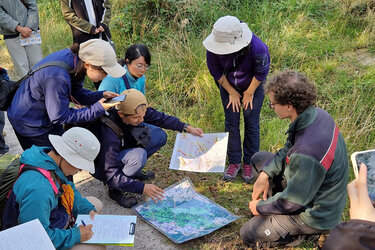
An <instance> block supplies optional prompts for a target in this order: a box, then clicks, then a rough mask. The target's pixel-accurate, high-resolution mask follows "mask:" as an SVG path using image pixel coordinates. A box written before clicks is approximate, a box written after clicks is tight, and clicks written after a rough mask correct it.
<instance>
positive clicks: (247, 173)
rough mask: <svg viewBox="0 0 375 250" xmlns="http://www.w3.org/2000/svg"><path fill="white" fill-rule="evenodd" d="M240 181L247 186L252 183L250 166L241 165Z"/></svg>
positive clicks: (251, 168) (252, 175)
mask: <svg viewBox="0 0 375 250" xmlns="http://www.w3.org/2000/svg"><path fill="white" fill-rule="evenodd" d="M242 180H243V181H244V182H246V183H247V184H250V183H253V182H254V174H253V167H252V166H251V165H250V164H243V167H242Z"/></svg>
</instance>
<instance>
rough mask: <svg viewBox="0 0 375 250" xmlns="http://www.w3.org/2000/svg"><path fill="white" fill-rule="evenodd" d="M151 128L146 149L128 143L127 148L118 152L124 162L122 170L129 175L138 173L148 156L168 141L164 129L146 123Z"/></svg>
mask: <svg viewBox="0 0 375 250" xmlns="http://www.w3.org/2000/svg"><path fill="white" fill-rule="evenodd" d="M146 126H147V127H149V129H150V141H149V144H148V146H147V147H146V149H143V148H140V147H134V145H126V142H125V147H128V148H127V149H124V150H122V151H121V152H120V153H119V154H118V159H119V160H120V161H121V162H122V163H123V164H124V168H123V169H122V171H123V172H124V174H125V175H126V176H128V177H133V176H135V175H137V174H138V173H139V172H140V171H141V170H142V169H143V168H144V166H145V165H146V161H147V158H148V157H150V156H151V155H152V154H153V153H155V152H156V151H158V150H159V149H160V148H161V147H162V146H164V145H165V143H166V142H167V134H166V133H165V132H164V130H163V129H161V128H159V127H157V126H154V125H151V124H146Z"/></svg>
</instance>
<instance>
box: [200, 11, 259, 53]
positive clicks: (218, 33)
mask: <svg viewBox="0 0 375 250" xmlns="http://www.w3.org/2000/svg"><path fill="white" fill-rule="evenodd" d="M252 34H253V33H252V32H251V30H250V28H249V26H248V25H247V24H246V23H241V22H240V20H239V19H238V18H237V17H234V16H224V17H220V18H219V19H218V20H217V21H216V22H215V24H214V28H213V29H212V32H211V34H210V35H209V36H208V37H207V38H206V39H205V40H204V41H203V46H204V47H205V48H206V49H207V50H208V51H210V52H212V53H214V54H217V55H227V54H231V53H234V52H237V51H239V50H241V49H242V48H244V47H246V46H247V45H249V44H250V42H251V38H252Z"/></svg>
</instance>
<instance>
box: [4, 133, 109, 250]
mask: <svg viewBox="0 0 375 250" xmlns="http://www.w3.org/2000/svg"><path fill="white" fill-rule="evenodd" d="M49 140H50V142H51V144H52V148H49V147H38V146H35V145H34V146H32V147H31V148H30V149H28V150H26V151H25V152H24V153H23V154H22V155H21V159H20V162H21V163H22V164H26V165H29V166H33V167H38V168H41V169H42V170H47V171H48V172H47V173H50V176H51V178H50V180H49V179H47V178H46V177H45V176H44V175H43V174H42V173H41V172H39V171H31V170H27V171H24V172H23V173H22V174H21V175H20V176H19V178H18V179H17V181H16V182H15V183H14V186H13V189H12V191H11V193H10V195H9V198H8V200H7V203H6V207H5V210H4V215H3V219H2V229H3V230H4V229H7V228H10V227H13V226H16V225H18V224H21V223H25V222H28V221H32V220H34V219H38V220H39V221H40V222H41V224H42V225H43V227H44V229H45V230H46V232H47V234H48V236H49V237H50V238H51V241H52V243H53V245H54V246H55V248H57V249H70V248H72V247H73V246H74V245H76V244H79V243H80V242H84V241H87V240H89V239H90V238H91V237H92V235H93V232H92V230H91V228H92V225H86V226H82V225H81V226H79V227H77V226H75V218H76V216H77V215H78V214H90V215H91V217H92V218H94V216H95V214H97V212H99V211H100V210H101V209H102V207H103V205H102V203H101V201H100V200H98V199H97V198H95V197H88V198H87V199H86V198H83V197H82V196H81V194H80V193H79V192H78V191H77V190H76V188H75V186H74V184H73V183H72V182H70V181H69V180H68V179H67V176H70V175H74V174H76V173H78V172H79V171H81V170H87V171H89V172H90V173H94V172H95V167H94V159H95V157H96V156H97V154H98V153H99V149H100V143H99V141H98V140H97V139H96V137H95V136H94V135H93V134H92V133H91V132H90V131H88V130H87V129H84V128H79V127H74V128H71V129H69V130H68V131H66V132H65V133H64V134H63V135H62V136H58V135H49ZM56 192H57V193H56ZM89 200H90V201H89ZM93 204H95V206H94V205H93ZM97 247H99V248H100V249H102V248H104V249H105V246H104V247H103V246H97ZM73 249H74V248H73Z"/></svg>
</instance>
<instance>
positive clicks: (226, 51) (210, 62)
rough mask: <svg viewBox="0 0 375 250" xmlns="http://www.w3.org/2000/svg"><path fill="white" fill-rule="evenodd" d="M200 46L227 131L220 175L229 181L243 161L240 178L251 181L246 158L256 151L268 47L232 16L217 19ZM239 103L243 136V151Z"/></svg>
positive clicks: (250, 171)
mask: <svg viewBox="0 0 375 250" xmlns="http://www.w3.org/2000/svg"><path fill="white" fill-rule="evenodd" d="M203 45H204V47H205V48H206V49H207V67H208V69H209V71H210V73H211V75H212V76H213V78H214V80H215V82H216V84H217V85H218V87H219V90H220V95H221V101H222V103H223V106H224V113H225V131H227V132H229V140H228V151H227V152H228V160H229V166H228V168H227V169H226V171H225V172H224V177H223V178H224V180H226V181H233V180H234V179H235V178H236V176H237V174H238V172H239V170H241V163H243V165H242V179H243V181H244V182H246V183H251V182H252V181H253V179H254V175H253V173H252V167H251V165H250V160H251V157H252V156H253V154H254V153H256V152H257V151H259V114H260V110H261V108H262V105H263V99H264V93H263V86H262V85H263V82H265V80H266V77H267V74H268V71H269V66H270V56H269V52H268V47H267V45H266V44H265V43H264V42H263V41H262V40H260V39H259V38H258V37H257V36H255V35H254V34H253V33H252V32H251V30H250V29H249V27H248V25H247V24H246V23H243V22H241V21H240V20H238V18H236V17H234V16H224V17H221V18H219V19H218V20H217V21H216V22H215V24H214V27H213V30H212V33H211V34H210V35H209V36H208V37H207V38H206V39H205V40H204V42H203ZM241 106H242V112H243V117H244V137H245V138H244V140H243V153H242V149H241V134H240V111H241ZM242 158H243V161H242Z"/></svg>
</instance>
